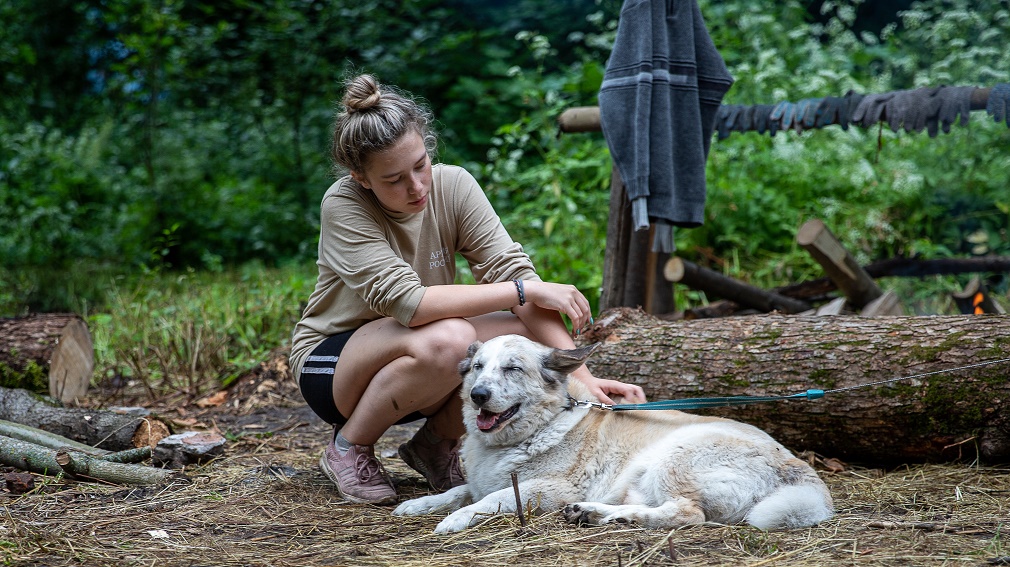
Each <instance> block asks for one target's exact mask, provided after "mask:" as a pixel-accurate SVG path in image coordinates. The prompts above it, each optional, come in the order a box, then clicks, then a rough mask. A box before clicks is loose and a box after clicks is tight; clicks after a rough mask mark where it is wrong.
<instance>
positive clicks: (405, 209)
mask: <svg viewBox="0 0 1010 567" xmlns="http://www.w3.org/2000/svg"><path fill="white" fill-rule="evenodd" d="M351 177H353V178H354V179H355V180H356V181H357V182H358V183H360V184H361V185H362V186H363V187H365V188H366V189H369V190H371V191H372V192H373V193H375V197H376V198H377V199H378V200H379V203H381V204H382V206H383V207H385V208H387V209H389V210H390V211H393V212H397V213H419V212H421V211H423V210H424V207H425V205H427V204H428V192H429V191H431V160H430V159H429V158H428V151H427V149H426V148H425V147H424V140H423V139H422V138H421V135H420V134H418V133H417V132H415V131H413V130H411V131H408V132H407V133H406V134H404V135H403V137H401V138H400V139H399V140H397V142H396V143H394V144H393V145H392V146H390V147H389V148H387V149H386V150H384V151H381V152H378V153H375V154H373V155H372V156H371V157H370V158H368V161H367V162H366V163H365V171H363V172H354V171H352V172H351Z"/></svg>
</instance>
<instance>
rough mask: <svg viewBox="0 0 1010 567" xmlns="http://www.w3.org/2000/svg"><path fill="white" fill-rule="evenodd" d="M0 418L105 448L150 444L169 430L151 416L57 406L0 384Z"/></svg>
mask: <svg viewBox="0 0 1010 567" xmlns="http://www.w3.org/2000/svg"><path fill="white" fill-rule="evenodd" d="M0 419H4V420H7V421H13V422H14V423H20V424H22V425H28V426H31V427H34V428H37V429H42V430H44V431H48V432H49V433H53V434H55V435H59V436H61V437H66V438H68V439H72V440H74V441H77V442H79V443H83V444H85V445H89V446H92V447H98V448H100V449H106V450H109V451H122V450H124V449H132V448H134V447H143V446H148V447H153V446H155V445H156V444H157V443H158V441H159V440H161V439H162V438H164V437H167V436H168V435H169V434H170V431H169V427H168V425H167V424H166V423H165V422H163V421H161V420H160V419H158V418H157V417H155V416H150V415H148V416H135V415H125V414H120V413H116V412H113V411H108V410H93V409H86V408H66V407H59V406H56V405H54V404H53V403H51V402H49V401H47V400H46V399H45V398H44V397H42V396H39V395H37V394H33V393H31V392H29V391H27V390H22V389H10V388H0Z"/></svg>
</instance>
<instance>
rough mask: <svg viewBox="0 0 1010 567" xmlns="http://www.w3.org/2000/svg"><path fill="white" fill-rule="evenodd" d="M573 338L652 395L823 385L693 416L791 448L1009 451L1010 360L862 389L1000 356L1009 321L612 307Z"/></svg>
mask: <svg viewBox="0 0 1010 567" xmlns="http://www.w3.org/2000/svg"><path fill="white" fill-rule="evenodd" d="M580 342H581V343H592V342H602V343H603V346H602V347H601V348H600V349H599V350H597V351H596V353H595V354H594V355H593V356H592V357H591V358H590V359H589V361H588V365H589V367H590V369H591V370H592V371H593V373H594V374H595V375H596V376H597V377H600V378H613V379H618V380H622V381H626V382H630V383H634V384H638V385H640V386H642V387H643V388H644V389H645V391H646V394H647V395H648V396H649V399H650V400H667V399H681V398H697V397H723V396H765V395H785V394H795V393H799V392H804V391H806V390H807V389H822V390H825V391H828V393H827V394H826V395H825V397H824V398H822V399H820V400H816V401H799V400H790V401H782V402H769V403H758V404H751V405H746V406H738V407H732V408H715V409H707V410H697V413H705V414H709V415H720V416H724V417H730V418H733V419H737V420H740V421H744V422H747V423H751V424H753V425H755V426H758V427H760V428H762V429H764V430H765V431H767V432H768V433H769V434H771V435H772V436H773V437H775V438H776V439H778V440H779V441H780V442H782V443H783V444H784V445H786V446H787V447H789V448H790V449H793V450H795V451H802V450H811V451H815V452H817V453H819V454H821V455H825V456H831V457H838V458H841V459H845V460H849V461H853V462H865V463H872V464H885V465H886V464H900V463H912V462H949V461H954V460H958V459H963V460H967V461H971V460H973V459H975V458H976V457H979V458H981V460H983V461H986V462H1006V461H1007V460H1008V459H1010V361H1008V362H1004V363H999V364H991V365H986V366H978V367H975V368H971V369H965V370H958V371H954V372H949V373H940V374H934V375H930V376H920V377H918V378H915V379H909V380H900V381H895V382H890V383H887V384H878V385H870V386H867V384H871V383H873V382H878V381H882V380H888V379H891V378H900V377H907V376H911V375H918V374H924V373H929V372H937V371H941V370H947V369H953V368H958V367H962V366H968V365H973V364H977V363H981V362H985V361H992V360H1001V359H1007V358H1010V316H1006V315H975V316H968V315H952V316H934V317H909V316H894V317H880V318H869V317H859V316H850V315H837V316H834V317H816V316H801V315H796V316H780V315H753V316H747V317H730V318H722V319H698V320H694V321H677V322H668V321H661V320H659V319H656V318H654V317H652V316H650V315H648V314H646V313H644V312H642V311H639V310H633V309H627V308H621V309H612V310H608V311H606V312H604V313H603V314H601V315H600V317H598V318H597V321H596V324H595V325H594V326H593V327H592V328H591V329H590V330H589V332H586V333H583V335H582V337H581V338H580ZM857 386H858V388H855V389H851V390H846V391H841V392H834V393H832V392H830V390H835V389H843V388H850V387H857ZM692 413H694V412H692Z"/></svg>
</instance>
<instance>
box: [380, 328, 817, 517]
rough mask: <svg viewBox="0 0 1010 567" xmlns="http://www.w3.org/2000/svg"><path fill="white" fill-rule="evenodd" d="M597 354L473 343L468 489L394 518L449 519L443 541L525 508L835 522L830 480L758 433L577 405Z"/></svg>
mask: <svg viewBox="0 0 1010 567" xmlns="http://www.w3.org/2000/svg"><path fill="white" fill-rule="evenodd" d="M597 346H598V345H590V346H586V347H582V348H576V349H571V350H564V349H554V348H551V347H547V346H544V345H541V344H539V343H536V342H533V341H531V340H529V339H527V338H525V337H522V336H519V335H505V336H501V337H496V338H494V339H491V340H489V341H487V342H485V343H480V342H479V341H478V342H475V343H474V344H472V345H471V346H470V348H469V350H468V352H467V356H466V358H465V359H463V361H462V362H461V363H460V367H459V368H460V373H461V374H462V376H463V388H462V392H461V395H462V396H463V406H464V407H463V417H464V419H465V422H466V423H465V425H466V429H467V434H466V436H465V437H464V440H463V446H462V450H461V455H462V457H463V462H464V465H465V466H466V471H467V484H465V485H462V486H458V487H456V488H453V489H450V490H449V491H447V492H444V493H441V494H434V495H430V496H424V497H421V498H415V499H412V500H408V501H405V502H403V503H402V504H400V505H399V506H397V508H396V509H395V510H394V511H393V513H394V514H396V515H401V516H416V515H422V514H433V513H445V512H450V514H449V515H448V516H447V517H446V518H445V519H443V520H442V521H441V522H440V523H439V524H438V526H437V527H436V528H435V531H436V532H437V533H451V532H458V531H461V530H463V529H466V528H467V527H470V526H473V525H476V524H477V523H478V522H480V521H482V520H483V519H484V518H486V517H487V516H488V515H491V514H496V513H515V511H516V496H515V492H514V489H513V485H512V479H511V473H517V475H518V480H519V483H518V487H519V494H520V499H521V502H522V503H523V504H522V505H523V506H527V507H529V509H530V510H531V511H533V512H550V511H554V510H563V511H564V512H563V514H564V517H565V519H566V520H567V521H568V522H571V523H577V524H589V525H602V524H610V523H634V524H637V525H640V526H642V527H646V528H675V527H679V526H684V525H688V524H699V523H717V524H737V523H741V522H746V523H748V524H750V525H753V526H756V527H758V528H761V529H765V530H768V529H782V528H799V527H806V526H813V525H816V524H819V523H821V522H823V521H825V520H828V519H829V518H831V517H832V516H833V514H834V509H833V504H832V501H831V495H830V493H829V492H828V489H827V487H826V486H825V485H824V482H823V481H822V480H821V479H820V478H819V477H818V476H817V473H816V472H815V471H814V469H813V468H812V467H811V466H810V465H809V464H807V463H806V462H804V461H802V460H800V459H797V458H796V457H795V456H793V455H792V454H791V453H790V452H789V450H788V449H786V448H785V447H783V446H782V445H780V444H779V443H778V442H777V441H775V440H774V439H772V438H771V436H769V435H768V434H767V433H765V432H763V431H761V430H760V429H758V428H756V427H753V426H751V425H747V424H744V423H741V422H738V421H733V420H730V419H724V418H718V417H704V416H697V415H692V414H688V413H684V412H681V411H676V410H666V411H605V410H601V409H597V408H590V407H586V406H584V405H577V404H575V403H574V401H575V400H585V399H587V398H588V397H589V395H590V394H589V390H588V389H587V388H586V387H585V386H584V385H583V384H582V383H581V382H579V381H578V380H577V379H573V380H569V374H570V373H571V372H572V371H574V370H575V369H577V368H578V367H580V366H581V365H582V364H583V363H584V362H585V361H586V359H587V358H588V357H589V356H590V354H591V353H592V352H593V350H595V348H596V347H597Z"/></svg>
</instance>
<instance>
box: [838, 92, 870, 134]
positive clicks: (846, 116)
mask: <svg viewBox="0 0 1010 567" xmlns="http://www.w3.org/2000/svg"><path fill="white" fill-rule="evenodd" d="M842 98H843V99H845V106H843V107H842V108H841V109H840V111H839V115H838V123H839V124H841V126H842V130H848V129H849V123H850V122H851V121H852V115H853V114H855V112H856V108H857V107H858V106H859V103H861V102H863V98H865V97H864V95H861V94H859V93H857V92H856V91H852V90H850V91H849V92H847V93H845V96H844V97H842Z"/></svg>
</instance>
